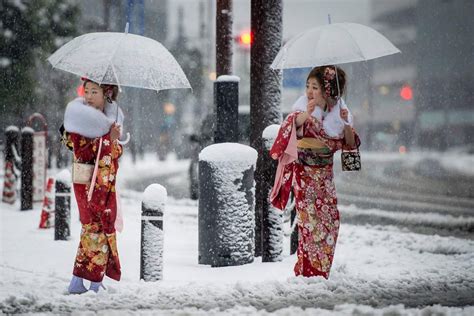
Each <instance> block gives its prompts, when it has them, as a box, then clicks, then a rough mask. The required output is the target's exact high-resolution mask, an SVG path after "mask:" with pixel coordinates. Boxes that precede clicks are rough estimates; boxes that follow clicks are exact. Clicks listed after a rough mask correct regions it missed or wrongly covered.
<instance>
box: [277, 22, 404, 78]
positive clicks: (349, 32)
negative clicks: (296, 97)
mask: <svg viewBox="0 0 474 316" xmlns="http://www.w3.org/2000/svg"><path fill="white" fill-rule="evenodd" d="M395 53H400V50H399V49H398V48H396V47H395V46H394V45H393V44H392V43H391V42H390V41H389V40H388V39H387V38H385V37H384V36H383V35H382V34H380V33H379V32H377V31H375V30H374V29H372V28H370V27H367V26H365V25H362V24H357V23H333V24H327V25H324V26H319V27H315V28H312V29H310V30H307V31H305V32H303V33H301V34H299V35H297V36H295V37H294V38H292V39H291V40H290V41H288V42H287V43H286V44H285V45H284V46H283V47H282V48H281V49H280V51H279V52H278V55H277V56H276V57H275V60H274V61H273V63H272V64H271V66H270V67H271V68H273V69H290V68H306V67H316V66H324V65H336V64H344V63H350V62H355V61H364V60H370V59H374V58H378V57H382V56H387V55H391V54H395Z"/></svg>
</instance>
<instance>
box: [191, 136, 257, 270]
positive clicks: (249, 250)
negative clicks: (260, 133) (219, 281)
mask: <svg viewBox="0 0 474 316" xmlns="http://www.w3.org/2000/svg"><path fill="white" fill-rule="evenodd" d="M256 161H257V152H256V151H255V149H253V148H251V147H249V146H245V145H242V144H237V143H221V144H214V145H210V146H208V147H206V148H204V149H203V150H202V151H201V153H200V154H199V221H198V226H199V227H198V228H199V259H198V262H199V263H200V264H210V265H211V266H213V267H221V266H231V265H241V264H246V263H250V262H252V261H253V260H254V248H255V240H254V226H255V214H254V203H255V187H254V178H253V175H254V171H255V164H256Z"/></svg>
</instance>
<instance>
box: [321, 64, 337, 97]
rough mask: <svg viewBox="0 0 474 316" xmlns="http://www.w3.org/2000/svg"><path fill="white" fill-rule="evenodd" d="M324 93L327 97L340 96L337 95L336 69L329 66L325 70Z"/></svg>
mask: <svg viewBox="0 0 474 316" xmlns="http://www.w3.org/2000/svg"><path fill="white" fill-rule="evenodd" d="M323 81H324V92H325V94H326V97H327V98H329V97H333V98H337V97H338V96H339V94H338V93H337V79H336V69H335V67H333V66H328V67H326V68H325V69H324V76H323Z"/></svg>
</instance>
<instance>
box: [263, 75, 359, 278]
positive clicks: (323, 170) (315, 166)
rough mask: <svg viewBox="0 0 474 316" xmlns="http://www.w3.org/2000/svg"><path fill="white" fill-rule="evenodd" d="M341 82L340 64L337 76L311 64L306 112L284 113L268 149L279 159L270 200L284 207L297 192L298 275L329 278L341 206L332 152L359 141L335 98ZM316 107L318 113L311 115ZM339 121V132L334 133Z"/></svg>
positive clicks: (353, 146) (341, 84)
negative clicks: (338, 201)
mask: <svg viewBox="0 0 474 316" xmlns="http://www.w3.org/2000/svg"><path fill="white" fill-rule="evenodd" d="M336 80H338V81H339V82H336ZM345 82H346V80H345V73H344V72H343V70H342V69H340V68H337V76H336V68H335V67H334V66H322V67H316V68H314V69H313V70H312V71H311V72H310V73H309V75H308V79H307V81H306V96H307V99H308V103H307V106H306V111H304V112H303V111H296V112H293V113H291V114H290V115H288V117H287V118H286V119H285V121H284V122H283V123H282V125H281V127H280V130H279V132H278V136H277V139H276V140H275V143H274V144H273V146H272V148H271V150H270V154H271V156H272V158H273V159H278V160H279V163H278V169H277V174H276V176H275V185H274V187H273V189H272V192H271V195H270V200H271V203H272V205H273V206H275V207H276V208H279V209H281V210H283V209H284V208H285V206H286V204H287V202H288V198H289V194H290V191H291V190H293V192H294V196H295V202H296V204H295V205H296V211H297V224H298V232H299V241H298V251H297V257H298V261H297V262H296V265H295V267H294V272H295V275H297V276H298V275H303V276H305V277H311V276H318V275H319V276H323V277H324V278H326V279H327V278H328V277H329V272H330V269H331V265H332V261H333V257H334V251H335V247H336V241H337V236H338V231H339V211H338V209H337V197H336V189H335V186H334V180H333V169H332V168H333V156H334V153H335V152H336V151H337V150H340V149H342V148H343V147H344V148H345V149H354V148H356V147H358V146H359V145H360V141H359V139H358V137H357V135H356V134H355V133H354V131H353V129H352V126H351V121H352V120H351V116H350V114H349V111H348V109H347V108H346V107H345V106H343V102H342V99H340V97H339V96H340V95H341V94H342V93H343V92H344V89H345ZM318 107H319V109H318ZM316 109H318V110H319V111H322V115H319V116H313V115H312V113H313V112H314V111H315V110H316ZM329 115H331V116H329ZM325 117H326V118H325ZM325 119H327V120H328V121H329V120H332V121H333V122H334V123H331V124H332V125H335V126H332V133H331V135H332V136H329V135H328V133H327V132H326V131H325V126H326V125H325V124H323V123H324V120H325ZM338 120H340V122H337V121H338ZM339 123H340V130H339V132H340V134H339V135H336V136H334V135H333V134H334V133H333V132H334V130H336V129H337V126H338V124H339ZM327 129H329V126H327Z"/></svg>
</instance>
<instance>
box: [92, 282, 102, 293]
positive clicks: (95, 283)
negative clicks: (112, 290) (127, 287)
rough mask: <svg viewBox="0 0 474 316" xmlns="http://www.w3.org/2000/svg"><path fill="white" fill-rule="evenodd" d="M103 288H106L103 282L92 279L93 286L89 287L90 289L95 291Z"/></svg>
mask: <svg viewBox="0 0 474 316" xmlns="http://www.w3.org/2000/svg"><path fill="white" fill-rule="evenodd" d="M101 287H102V288H103V289H104V290H105V286H104V285H103V284H102V282H92V281H91V286H90V287H89V291H94V292H96V293H97V292H99V288H101Z"/></svg>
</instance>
